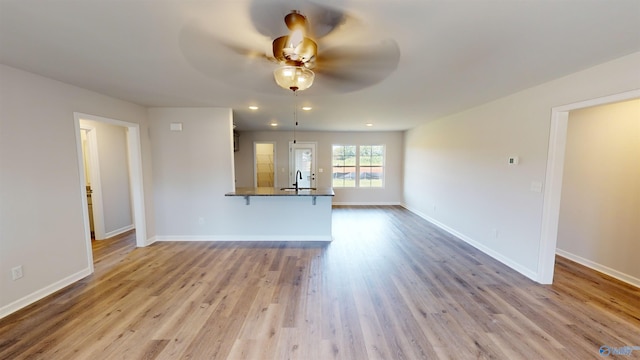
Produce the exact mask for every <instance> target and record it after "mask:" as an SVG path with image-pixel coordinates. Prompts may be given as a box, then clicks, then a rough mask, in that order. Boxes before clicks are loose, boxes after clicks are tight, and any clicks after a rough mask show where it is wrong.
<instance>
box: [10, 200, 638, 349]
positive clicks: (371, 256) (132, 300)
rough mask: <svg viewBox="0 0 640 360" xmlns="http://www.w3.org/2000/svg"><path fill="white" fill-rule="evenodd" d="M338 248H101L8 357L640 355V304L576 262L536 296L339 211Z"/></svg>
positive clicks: (440, 236)
mask: <svg viewBox="0 0 640 360" xmlns="http://www.w3.org/2000/svg"><path fill="white" fill-rule="evenodd" d="M334 235H335V240H334V241H333V242H332V243H330V244H327V243H296V242H289V243H277V242H261V243H237V242H236V243H231V242H229V243H224V242H216V243H210V242H166V243H155V244H153V245H151V246H149V247H147V248H135V247H134V246H135V241H134V239H133V236H134V235H133V233H132V232H131V233H128V234H126V235H124V236H120V237H117V238H114V239H110V240H106V241H100V242H96V244H95V249H94V256H95V265H96V271H95V273H94V274H93V275H91V276H89V277H87V278H85V279H83V280H81V281H79V282H77V283H75V284H73V285H71V286H69V287H67V288H65V289H63V290H61V291H59V292H57V293H55V294H53V295H51V296H49V297H47V298H45V299H43V300H42V301H39V302H37V303H35V304H33V305H31V306H29V307H27V308H25V309H22V310H20V311H18V312H17V313H14V314H12V315H10V316H8V317H6V318H4V319H2V320H0V359H65V360H67V359H243V358H253V359H289V358H291V359H333V358H340V359H477V358H478V359H485V358H486V359H489V358H493V359H590V358H593V359H598V358H602V357H601V356H600V355H599V353H598V351H599V348H600V347H601V346H603V345H608V346H611V347H622V346H640V290H639V289H638V288H634V287H632V286H629V285H626V284H624V283H621V282H619V281H616V280H614V279H612V278H609V277H607V276H604V275H601V274H599V273H597V272H595V271H592V270H589V269H586V268H584V267H582V266H580V265H578V264H575V263H573V262H571V261H569V260H566V259H562V258H558V261H557V267H556V276H555V282H554V284H553V285H551V286H543V285H538V284H536V283H534V282H532V281H530V280H528V279H527V278H525V277H523V276H521V275H519V274H518V273H516V272H514V271H513V270H510V269H509V268H507V267H506V266H504V265H502V264H500V263H498V262H497V261H495V260H493V259H491V258H489V257H488V256H486V255H484V254H482V253H480V252H479V251H477V250H475V249H474V248H472V247H470V246H469V245H467V244H465V243H464V242H462V241H460V240H458V239H456V238H454V237H452V236H451V235H448V234H446V233H444V232H442V231H441V230H439V229H438V228H436V227H434V226H432V225H431V224H429V223H428V222H426V221H424V220H422V219H421V218H419V217H417V216H415V215H413V214H412V213H410V212H408V211H406V210H404V209H403V208H401V207H336V208H335V209H334ZM617 358H621V357H617ZM624 358H629V359H631V358H640V350H639V351H634V352H633V353H632V355H631V356H625V357H624Z"/></svg>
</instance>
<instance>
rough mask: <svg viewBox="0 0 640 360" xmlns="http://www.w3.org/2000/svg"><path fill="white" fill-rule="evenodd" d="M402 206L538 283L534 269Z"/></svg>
mask: <svg viewBox="0 0 640 360" xmlns="http://www.w3.org/2000/svg"><path fill="white" fill-rule="evenodd" d="M402 207H404V208H405V209H407V210H409V211H411V212H412V213H414V214H416V215H418V216H420V217H421V218H423V219H424V220H426V221H428V222H430V223H432V224H433V225H435V226H437V227H439V228H440V229H442V230H444V231H446V232H448V233H449V234H451V235H453V236H455V237H457V238H458V239H460V240H462V241H464V242H466V243H467V244H469V245H471V246H473V247H474V248H476V249H478V250H480V251H482V252H483V253H485V254H487V255H489V256H490V257H492V258H494V259H495V260H498V261H499V262H501V263H503V264H504V265H506V266H508V267H510V268H511V269H513V270H515V271H517V272H519V273H520V274H522V275H524V276H526V277H528V278H529V279H531V280H533V281H535V282H537V283H539V281H538V277H539V276H538V273H537V272H535V271H531V270H530V269H528V268H526V267H524V266H522V265H520V264H519V263H517V262H515V261H513V260H511V259H509V258H508V257H506V256H504V255H502V254H501V253H499V252H497V251H495V250H493V249H491V248H489V247H487V246H485V245H483V244H481V243H479V242H477V241H475V240H473V239H472V238H470V237H468V236H466V235H464V234H462V233H460V232H458V231H456V230H455V229H452V228H450V227H449V226H447V225H445V224H443V223H441V222H439V221H438V220H436V219H434V218H432V217H430V216H427V215H426V214H423V213H422V212H420V211H418V210H416V209H412V208H409V207H407V206H406V205H402Z"/></svg>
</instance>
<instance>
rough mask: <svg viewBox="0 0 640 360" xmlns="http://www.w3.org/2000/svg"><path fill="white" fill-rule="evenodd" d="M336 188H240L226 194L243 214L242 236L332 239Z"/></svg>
mask: <svg viewBox="0 0 640 360" xmlns="http://www.w3.org/2000/svg"><path fill="white" fill-rule="evenodd" d="M334 195H335V194H334V192H333V189H332V188H317V189H315V188H314V189H298V190H295V189H277V188H268V187H257V188H237V189H236V191H234V192H229V193H226V194H225V196H229V197H239V199H237V200H238V201H232V203H233V208H234V209H235V212H238V213H239V214H241V216H242V220H241V224H240V226H241V228H240V229H237V230H238V231H239V233H238V234H237V235H236V236H237V237H238V240H245V241H246V240H249V241H331V240H332V235H331V201H332V197H333V196H334Z"/></svg>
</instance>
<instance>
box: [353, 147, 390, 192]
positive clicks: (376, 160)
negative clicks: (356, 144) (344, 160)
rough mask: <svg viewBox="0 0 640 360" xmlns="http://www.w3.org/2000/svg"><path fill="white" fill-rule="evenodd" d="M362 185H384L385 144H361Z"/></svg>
mask: <svg viewBox="0 0 640 360" xmlns="http://www.w3.org/2000/svg"><path fill="white" fill-rule="evenodd" d="M359 164H360V171H359V173H360V187H382V178H383V175H384V166H383V165H384V146H382V145H361V146H360V163H359Z"/></svg>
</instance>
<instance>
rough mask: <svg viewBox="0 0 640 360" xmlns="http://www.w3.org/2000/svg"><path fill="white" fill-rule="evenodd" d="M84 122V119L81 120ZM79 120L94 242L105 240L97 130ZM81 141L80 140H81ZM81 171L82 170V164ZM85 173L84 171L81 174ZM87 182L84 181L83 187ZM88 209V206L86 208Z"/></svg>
mask: <svg viewBox="0 0 640 360" xmlns="http://www.w3.org/2000/svg"><path fill="white" fill-rule="evenodd" d="M81 120H85V119H81ZM81 120H80V130H81V131H82V130H86V131H87V133H86V135H87V136H86V138H87V147H86V152H87V153H86V155H87V158H88V159H87V161H88V162H89V178H90V180H91V181H90V183H91V190H92V193H91V200H92V207H91V208H92V211H93V228H94V229H93V230H94V235H95V239H96V240H102V239H104V238H105V234H106V230H105V227H104V208H103V202H102V183H101V180H100V155H99V152H98V130H97V128H96V127H95V126H93V125H90V124H86V123H82V121H81ZM81 141H82V140H81ZM82 165H83V169H84V163H83V164H82ZM86 173H87V172H86V171H84V172H83V174H86ZM86 184H87V181H86V179H85V185H86ZM87 208H88V206H87Z"/></svg>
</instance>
